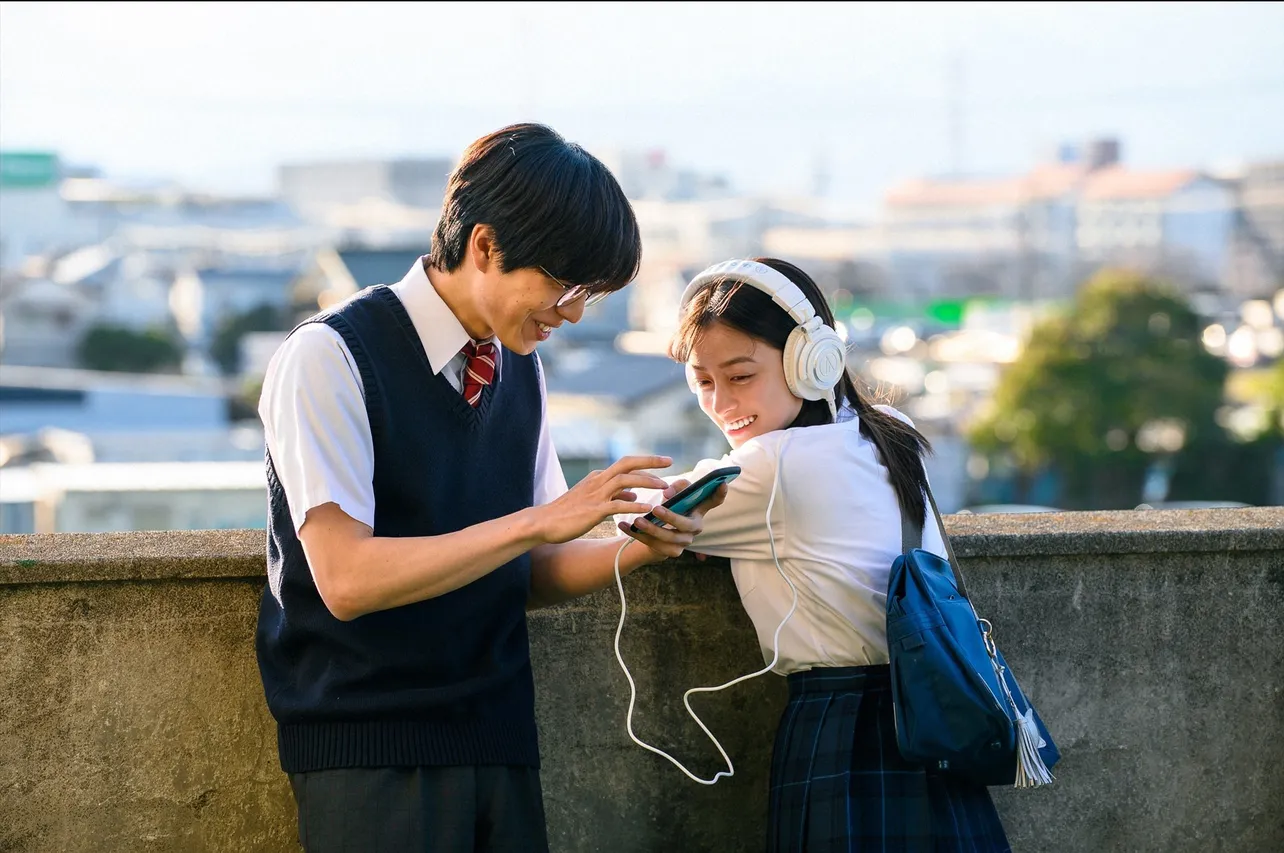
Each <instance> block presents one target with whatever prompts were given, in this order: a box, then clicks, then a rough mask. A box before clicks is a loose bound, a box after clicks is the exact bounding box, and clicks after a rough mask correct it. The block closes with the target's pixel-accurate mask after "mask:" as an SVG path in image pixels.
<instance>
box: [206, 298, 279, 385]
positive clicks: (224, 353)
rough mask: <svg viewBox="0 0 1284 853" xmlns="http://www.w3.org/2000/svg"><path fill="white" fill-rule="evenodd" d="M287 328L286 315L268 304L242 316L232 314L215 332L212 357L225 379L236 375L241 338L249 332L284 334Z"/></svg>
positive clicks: (239, 366)
mask: <svg viewBox="0 0 1284 853" xmlns="http://www.w3.org/2000/svg"><path fill="white" fill-rule="evenodd" d="M285 324H286V318H285V315H284V313H283V312H282V311H281V310H280V309H279V308H277V307H275V306H273V305H269V304H267V303H264V304H261V305H257V306H255V307H254V308H251V309H250V310H248V311H243V312H241V313H239V314H229V315H228V316H226V317H224V318H223V320H222V321H221V322H220V323H219V324H218V328H216V329H215V330H214V340H213V342H212V343H211V344H210V356H211V357H212V358H213V359H214V361H216V362H217V363H218V366H219V368H220V369H221V370H222V371H223V373H224V374H225V375H228V376H231V375H234V374H235V373H237V371H239V370H240V369H241V338H243V337H244V336H245V335H246V333H247V332H281V331H285V328H286V325H285Z"/></svg>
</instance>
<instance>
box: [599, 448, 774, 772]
mask: <svg viewBox="0 0 1284 853" xmlns="http://www.w3.org/2000/svg"><path fill="white" fill-rule="evenodd" d="M790 438H791V436H790V435H789V432H786V433H785V438H784V439H783V440H782V441H781V445H780V454H779V457H778V459H777V461H776V476H775V478H774V479H773V481H772V484H771V497H770V498H769V499H768V500H767V514H766V522H767V539H768V541H769V542H770V543H771V559H772V560H774V561H775V563H776V571H778V572H780V576H781V577H782V578H784V581H785V583H787V584H788V585H789V591H790V592H791V593H792V594H793V602H792V603H791V604H790V606H789V612H788V613H786V614H785V618H784V619H782V620H780V624H779V625H777V626H776V633H775V635H774V637H773V638H772V654H771V663H769V664H767V665H766V666H765V667H763V668H762V669H760V670H758V671H757V672H751V673H749V674H747V675H742V676H740V677H739V678H734V679H732V680H731V681H728V682H727V683H726V684H720V685H718V686H717V687H692V688H691V689H690V690H688V691H687V692H686V693H683V694H682V704H683V705H684V706H686V709H687V713H688V714H690V715H691V719H693V720H695V721H696V725H698V726H699V727H700V730H701V731H703V732H704V733H705V735H706V736H707V737H708V738H709V740H711V741H713V745H714V747H716V748H717V750H718V753H719V754H720V755H721V756H722V760H723V761H725V762H726V763H727V769H726V770H719V771H718V772H717V773H715V774H714V775H713V777H712V778H711V779H701V778H700V777H698V776H696V775H695V774H694V773H692V772H691V771H690V770H688V769H687V768H686V767H684V766H683V765H682V762H680V761H678V760H677V759H676V758H674V757H673V756H672V755H669V753H667V752H665V751H664V750H662V749H657V748H656V747H654V746H651V745H650V744H649V743H645V742H643V741H642V740H640V739H639V738H638V736H637V735H636V734H634V732H633V707H634V704H635V703H636V700H637V685H635V684H634V683H633V676H632V675H631V674H630V673H629V668H628V666H627V665H625V663H624V656H623V655H622V654H620V635H621V634H622V633H623V632H624V617H625V614H626V613H627V611H628V605H627V603H626V602H625V600H624V581H623V580H622V579H621V577H620V558H621V557H622V556H624V549H625V548H627V547H629V543H630V542H632V541H633V540H632V539H627V540H626V541H625V542H624V543H623V544H621V545H620V550H618V551H616V552H615V586H616V589H618V590H619V592H620V622H619V624H618V625H617V626H616V628H615V659H616V660H617V661H619V663H620V669H622V670H624V677H625V678H626V679H628V682H629V710H628V714H627V715H626V717H625V727H626V729H627V730H628V733H629V738H630V739H631V740H632V741H633V742H634V743H636V744H637V745H638V746H640V747H642V748H643V749H645V750H648V751H650V752H654V753H655V754H656V755H659V756H663V757H664V758H667V759H669V761H670V762H672V763H673V765H674V766H675V767H677V768H678V769H679V770H681V771H682V772H683V773H685V774H687V776H688V777H690V778H691V779H692V780H693V781H695V782H699V783H700V784H701V785H714V784H717V782H718V780H719V779H721V778H723V777H724V776H725V777H728V778H729V777H731V776H734V775H735V774H736V770H735V767H733V766H732V764H731V758H730V757H729V756H728V755H727V751H726V750H725V749H723V748H722V744H720V743H718V739H717V738H716V737H714V736H713V732H711V731H709V728H708V726H706V725H705V724H704V721H703V720H701V719H700V717H699V716H698V715H697V714H696V712H695V710H694V709H693V708H692V707H691V694H692V693H716V692H718V691H719V690H725V689H726V688H728V687H731V686H732V685H735V684H739V683H740V682H742V681H748V680H749V679H751V678H757V677H758V676H760V675H766V674H767V673H768V672H771V670H772V669H773V668H775V666H776V663H777V662H778V661H779V660H780V632H781V630H783V629H784V627H785V623H786V622H788V621H789V619H790V617H791V616H793V615H794V611H795V610H796V609H797V608H798V588H797V587H795V586H794V584H793V581H791V580H790V579H789V576H788V575H786V574H785V571H784V569H783V568H781V566H780V559H779V557H777V555H776V537H775V535H774V534H773V533H772V531H771V510H772V508H773V507H774V505H775V503H776V492H777V490H778V488H779V486H780V469H781V467H782V464H783V463H784V459H785V446H786V445H787V444H788V443H789V440H790Z"/></svg>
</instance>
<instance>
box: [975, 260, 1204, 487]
mask: <svg viewBox="0 0 1284 853" xmlns="http://www.w3.org/2000/svg"><path fill="white" fill-rule="evenodd" d="M1201 326H1202V324H1201V323H1200V320H1199V317H1198V316H1197V315H1196V314H1195V313H1194V312H1193V311H1192V310H1191V308H1190V307H1189V305H1188V304H1187V303H1186V302H1185V301H1184V300H1183V299H1182V298H1181V297H1180V296H1178V295H1177V294H1176V293H1175V292H1174V291H1172V290H1171V289H1169V288H1168V287H1166V286H1165V285H1163V284H1161V283H1159V282H1157V281H1154V280H1151V279H1148V278H1146V277H1144V276H1141V275H1138V274H1134V273H1129V272H1123V271H1111V270H1107V271H1103V272H1101V273H1098V274H1097V275H1096V276H1094V277H1093V278H1092V279H1091V280H1089V281H1088V282H1087V283H1085V284H1084V286H1083V287H1082V288H1081V289H1080V291H1079V293H1078V295H1077V296H1076V298H1075V300H1074V302H1073V303H1072V305H1071V306H1070V308H1069V310H1068V311H1067V312H1066V313H1064V314H1063V315H1061V316H1058V317H1054V318H1052V319H1049V320H1045V321H1044V322H1042V323H1041V324H1039V325H1038V326H1037V327H1036V328H1035V329H1034V330H1033V332H1032V334H1031V336H1030V340H1029V342H1028V343H1027V345H1026V348H1025V351H1024V352H1023V354H1022V356H1021V358H1020V359H1019V360H1018V361H1017V362H1016V363H1014V364H1012V365H1011V366H1010V367H1009V369H1008V370H1007V371H1006V372H1005V373H1004V374H1003V376H1002V378H1001V379H1000V381H999V384H998V387H997V388H996V391H995V395H994V399H993V401H992V406H991V408H990V411H989V412H988V413H987V414H986V415H984V416H983V417H981V418H980V419H979V420H978V421H976V422H975V423H974V424H973V425H972V427H971V429H970V431H969V434H970V435H969V437H970V439H971V441H972V443H973V446H974V447H975V448H977V449H978V450H981V451H985V452H989V453H991V454H998V455H1006V456H1007V457H1009V458H1010V459H1011V460H1012V461H1013V462H1014V463H1015V464H1016V466H1017V468H1018V469H1019V470H1020V471H1022V472H1024V473H1025V474H1026V475H1033V474H1035V473H1037V472H1040V471H1046V470H1051V471H1053V472H1055V473H1056V474H1057V475H1058V477H1059V479H1060V481H1061V483H1062V484H1063V495H1062V505H1064V506H1066V507H1068V508H1091V509H1104V508H1112V507H1117V508H1130V507H1133V506H1136V505H1137V503H1139V502H1140V495H1141V492H1142V484H1143V481H1144V479H1145V476H1146V473H1147V470H1148V469H1149V468H1150V467H1151V465H1152V464H1153V463H1154V462H1155V461H1156V459H1159V458H1165V459H1167V460H1169V461H1170V462H1177V463H1179V462H1180V459H1181V456H1182V455H1183V454H1184V453H1190V452H1192V450H1193V449H1194V448H1198V447H1202V446H1207V445H1208V444H1209V443H1211V442H1220V441H1222V440H1223V438H1224V433H1223V432H1222V430H1221V428H1220V427H1219V426H1218V425H1217V423H1216V420H1215V416H1216V412H1217V409H1218V407H1219V406H1220V405H1221V402H1222V396H1223V388H1224V385H1225V381H1226V375H1227V372H1228V368H1227V365H1226V363H1225V362H1224V361H1222V360H1221V359H1219V358H1217V357H1215V356H1213V355H1211V354H1209V353H1208V352H1207V351H1206V350H1205V349H1204V347H1203V346H1202V344H1201V341H1200V336H1201V333H1202V328H1201Z"/></svg>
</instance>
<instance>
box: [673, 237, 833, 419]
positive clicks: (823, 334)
mask: <svg viewBox="0 0 1284 853" xmlns="http://www.w3.org/2000/svg"><path fill="white" fill-rule="evenodd" d="M727 279H730V280H732V281H738V282H743V283H745V284H748V285H750V286H752V287H756V288H757V289H758V290H761V291H762V292H763V293H765V294H767V295H768V296H770V297H771V298H772V301H774V302H775V303H776V304H777V305H779V306H780V307H781V308H783V309H785V311H786V312H788V314H789V316H790V317H792V318H793V321H794V322H795V323H797V324H798V328H796V329H794V330H793V332H791V333H790V335H789V339H788V341H786V343H785V357H784V365H785V382H786V383H787V384H788V385H789V391H790V393H792V394H793V395H794V396H795V397H800V398H802V399H804V400H825V401H826V402H828V403H829V413H830V415H831V416H832V417H833V418H834V419H835V420H837V419H838V406H837V405H836V403H835V401H834V389H835V388H836V387H837V386H838V383H839V381H840V380H841V379H842V378H843V371H844V370H845V369H846V366H847V346H846V344H844V343H843V339H842V338H841V337H839V336H838V333H837V332H835V331H834V330H833V328H831V327H830V326H827V325H825V322H824V321H823V320H821V318H820V316H819V315H817V314H816V310H815V309H814V308H813V307H812V305H811V302H809V301H808V299H807V297H806V295H805V294H803V292H802V290H800V289H799V287H798V285H796V284H794V283H793V282H792V281H790V280H789V279H788V278H787V277H786V276H785V275H784V274H782V273H781V272H779V271H777V270H774V269H772V268H771V267H769V266H767V265H766V264H760V263H758V262H757V261H747V260H732V261H723V262H722V263H720V264H714V265H713V266H711V267H709V268H707V269H705V270H703V271H702V272H700V273H698V274H697V275H696V277H695V278H693V279H691V283H690V284H688V285H687V288H686V290H684V291H683V293H682V301H681V303H680V304H679V311H680V312H685V311H686V309H687V303H689V302H690V301H691V300H692V299H693V298H694V297H695V295H696V293H698V292H699V291H700V290H701V289H702V288H703V287H704V286H705V285H707V284H709V283H710V282H716V281H724V280H727Z"/></svg>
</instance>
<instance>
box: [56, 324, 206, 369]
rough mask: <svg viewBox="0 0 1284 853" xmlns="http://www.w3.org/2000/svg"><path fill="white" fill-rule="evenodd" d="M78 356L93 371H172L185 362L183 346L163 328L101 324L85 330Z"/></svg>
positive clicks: (83, 364) (84, 365)
mask: <svg viewBox="0 0 1284 853" xmlns="http://www.w3.org/2000/svg"><path fill="white" fill-rule="evenodd" d="M76 358H77V361H78V362H79V363H80V365H81V366H82V367H86V368H89V369H90V370H114V371H119V372H125V373H161V372H172V371H176V370H177V369H178V367H179V365H181V364H182V361H183V347H182V344H181V343H180V342H179V341H178V340H177V339H176V338H175V337H174V336H173V335H172V334H170V333H169V332H167V331H165V330H163V329H148V330H146V331H142V332H138V331H135V330H133V329H129V328H125V327H123V326H114V325H110V324H100V325H95V326H91V327H90V328H89V329H88V330H86V332H85V334H84V336H83V337H82V338H81V339H80V343H79V344H78V345H77V347H76Z"/></svg>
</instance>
